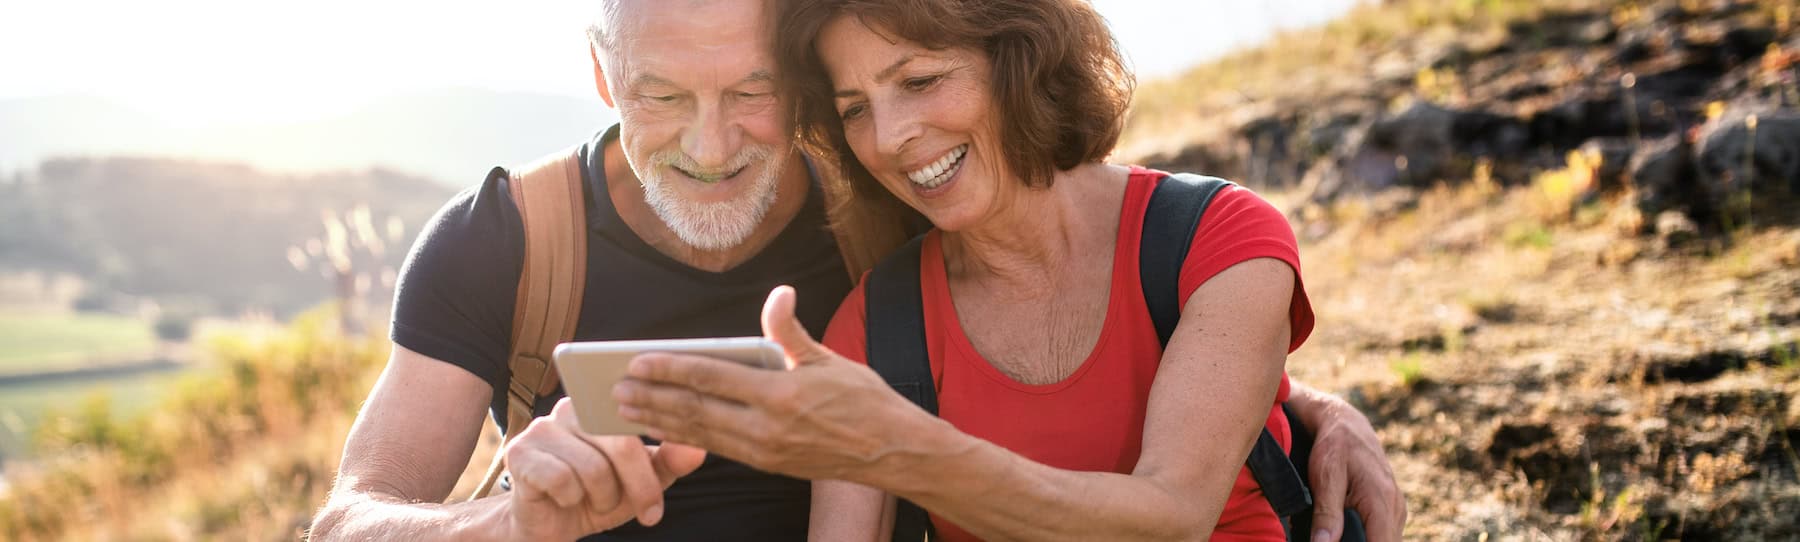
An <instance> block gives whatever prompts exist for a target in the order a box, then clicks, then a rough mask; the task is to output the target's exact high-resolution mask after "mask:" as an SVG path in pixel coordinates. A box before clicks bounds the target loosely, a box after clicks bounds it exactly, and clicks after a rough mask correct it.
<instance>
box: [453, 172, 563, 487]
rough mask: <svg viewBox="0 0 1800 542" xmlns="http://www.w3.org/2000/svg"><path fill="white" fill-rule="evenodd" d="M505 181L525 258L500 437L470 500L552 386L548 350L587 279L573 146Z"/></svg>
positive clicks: (489, 482)
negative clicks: (503, 428) (503, 430)
mask: <svg viewBox="0 0 1800 542" xmlns="http://www.w3.org/2000/svg"><path fill="white" fill-rule="evenodd" d="M507 177H508V182H507V184H508V187H509V189H510V191H511V193H512V200H513V204H514V205H516V206H517V207H518V208H519V219H520V221H521V222H523V223H524V224H525V263H524V266H523V267H522V268H521V269H520V272H519V287H518V300H517V301H516V302H515V304H514V305H513V329H512V353H511V355H510V357H509V358H508V359H507V366H508V367H510V368H511V369H512V381H511V382H509V383H508V385H507V387H506V437H505V439H504V440H503V441H502V444H501V448H500V450H499V451H498V452H496V453H495V455H494V462H493V463H492V464H491V465H489V467H488V472H487V475H486V476H485V477H483V480H482V483H481V485H480V486H478V487H476V488H475V494H474V495H472V496H470V500H474V499H479V498H482V497H485V496H487V495H488V493H490V492H492V491H493V487H494V484H495V482H496V481H498V480H499V479H500V473H501V472H502V471H504V470H505V458H506V444H507V443H510V442H512V439H513V437H514V436H516V435H518V434H519V433H520V432H523V431H525V427H526V426H527V425H530V423H531V419H532V418H533V417H534V416H533V414H534V408H533V407H534V406H535V405H536V404H537V400H538V397H540V396H542V395H543V394H544V393H546V392H549V391H550V390H552V389H555V388H556V384H557V377H556V367H555V366H553V365H551V364H550V355H551V352H553V351H554V350H555V349H556V345H558V344H561V343H565V342H568V341H570V340H572V339H574V338H575V322H576V320H577V319H578V318H579V317H580V315H581V300H582V289H583V286H585V284H586V283H587V202H586V200H584V199H583V198H582V191H581V188H582V181H581V154H580V148H579V147H576V148H572V149H570V150H568V151H566V152H562V153H559V154H554V155H551V156H549V157H547V158H544V159H542V160H539V161H538V162H536V163H534V164H531V165H530V166H527V167H525V168H523V169H515V170H512V171H510V172H508V175H507Z"/></svg>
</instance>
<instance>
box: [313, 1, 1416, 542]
mask: <svg viewBox="0 0 1800 542" xmlns="http://www.w3.org/2000/svg"><path fill="white" fill-rule="evenodd" d="M702 4H703V5H702ZM602 5H603V6H604V9H602V15H601V16H600V18H599V20H598V21H597V22H596V24H595V25H594V27H593V28H592V29H590V34H591V35H592V38H593V39H592V40H591V41H592V53H593V57H594V63H595V66H594V75H595V83H596V86H597V89H598V91H599V93H600V96H601V98H603V99H604V100H605V101H606V103H607V104H608V105H609V106H612V107H615V108H617V109H618V111H619V115H620V119H621V120H620V124H619V125H617V126H614V127H612V128H610V129H608V130H605V131H603V132H601V133H600V134H598V135H597V136H595V137H594V138H593V139H592V140H591V141H589V142H587V143H586V144H585V146H584V147H583V148H582V149H581V152H580V157H581V163H582V167H583V169H584V171H583V175H584V177H585V185H586V186H585V194H584V195H585V197H586V206H587V213H586V214H587V222H588V228H587V231H588V240H587V246H588V250H587V252H588V261H589V262H590V263H589V265H588V266H587V284H588V287H587V289H586V295H585V296H584V299H582V301H581V308H580V315H581V316H582V318H580V320H579V323H578V325H577V327H576V333H575V337H576V338H577V339H578V340H611V339H642V338H673V337H717V336H741V335H759V334H761V329H760V327H759V319H758V314H759V312H760V311H761V308H762V302H763V299H764V297H765V295H766V294H767V293H768V292H769V291H770V289H771V288H773V287H774V286H776V285H780V284H791V285H794V286H795V287H796V288H798V289H799V290H800V291H802V292H805V293H806V294H807V295H805V296H804V297H803V298H802V301H801V305H800V306H799V307H798V308H797V314H798V317H799V320H800V321H801V322H802V323H803V324H804V326H805V327H806V328H808V331H809V332H811V333H812V334H813V335H814V336H819V335H821V334H822V333H823V330H824V327H825V324H826V322H827V321H828V320H829V318H830V317H831V315H832V312H833V310H834V309H835V308H836V304H837V302H838V300H840V299H842V298H843V296H844V295H845V294H846V293H847V292H849V290H850V287H851V277H850V276H849V273H848V272H847V270H846V266H845V264H844V259H843V258H842V257H840V255H839V248H838V244H837V242H836V240H834V238H833V237H832V235H831V234H830V233H829V232H828V230H827V228H826V225H827V221H826V215H825V212H824V209H825V208H826V205H825V204H824V202H823V198H824V197H825V195H824V194H822V193H821V192H822V191H821V189H820V187H819V184H818V183H817V181H816V180H815V179H814V174H813V171H814V169H813V168H811V167H808V164H807V163H805V162H803V159H802V158H801V157H800V156H799V154H798V153H797V151H796V150H795V149H794V146H793V145H792V142H791V141H790V140H789V137H790V134H791V131H790V130H789V129H788V125H787V124H786V119H784V118H782V117H781V114H780V112H781V111H782V108H781V107H780V104H779V103H778V101H777V100H778V97H777V96H776V95H775V94H774V88H775V85H774V81H773V78H774V77H775V76H776V75H775V74H773V73H772V72H771V69H772V66H773V64H774V62H773V58H772V55H771V52H770V33H769V32H768V31H767V29H766V28H765V25H766V23H765V22H764V21H766V19H767V17H766V16H765V14H764V5H763V2H761V1H759V0H714V1H680V2H668V1H648V0H642V1H627V0H603V1H602ZM507 183H508V179H507V178H506V176H505V175H504V174H500V173H495V174H490V175H489V177H488V178H487V179H486V180H485V181H484V182H483V183H482V184H481V185H479V186H476V187H473V188H470V189H469V190H466V191H464V192H462V193H460V194H458V195H457V196H456V197H455V198H454V199H453V200H452V201H451V202H450V203H449V204H447V205H446V206H445V207H444V208H443V210H441V211H440V212H439V213H438V215H437V216H436V217H435V218H434V219H433V221H432V222H431V224H430V225H429V226H428V227H427V228H426V229H425V230H424V233H423V235H422V236H421V238H420V239H419V241H418V243H417V244H416V245H415V246H414V247H413V249H412V253H411V254H410V255H409V256H408V260H407V264H406V266H405V269H404V270H403V271H402V275H401V282H400V286H399V287H398V289H397V294H396V296H395V307H394V318H393V322H392V339H393V341H394V348H393V352H394V353H393V356H392V358H391V359H390V360H389V362H388V365H387V367H386V369H385V370H384V372H383V373H382V375H381V378H380V380H378V381H377V382H376V385H375V388H374V390H372V391H371V392H370V397H369V400H368V402H367V403H366V405H365V406H364V409H363V410H362V412H361V413H360V414H359V415H358V417H357V421H356V425H355V427H354V428H353V429H352V430H351V433H350V436H349V439H348V441H347V442H346V443H345V448H344V457H343V462H342V465H341V467H340V469H339V477H338V480H337V484H336V486H335V487H334V488H333V490H332V493H331V497H330V500H329V501H328V502H327V503H326V504H325V506H324V508H323V509H322V510H320V512H319V515H318V516H317V517H316V518H315V520H314V523H313V528H312V532H311V534H312V537H313V538H315V539H319V540H338V539H343V540H368V539H376V540H389V539H403V540H414V539H443V538H458V539H462V538H471V539H532V540H568V539H575V538H582V537H587V538H586V539H588V540H800V539H804V538H805V537H806V528H807V519H808V518H807V514H808V506H809V499H810V495H809V491H810V489H809V487H810V486H809V485H808V484H807V483H806V482H804V481H801V480H794V479H789V478H785V477H780V476H776V475H772V474H767V473H762V472H759V471H756V470H754V469H751V468H749V467H746V466H744V465H741V464H738V463H735V462H733V461H730V460H728V459H726V458H724V457H706V455H705V452H703V451H700V450H696V449H693V448H687V447H682V446H676V445H665V446H660V447H659V446H655V445H651V444H646V443H645V442H644V441H642V440H640V439H638V438H635V437H600V436H592V435H587V434H585V433H582V432H581V431H580V429H579V427H578V426H577V425H576V424H575V422H574V416H573V413H572V412H571V410H570V407H569V404H568V400H567V399H563V398H561V394H560V392H558V393H557V394H556V395H553V396H550V397H546V398H545V399H543V400H541V401H540V402H539V403H538V404H537V405H536V407H537V408H536V410H537V411H538V412H537V413H538V414H540V415H543V416H542V417H539V418H537V419H535V420H533V421H532V422H531V423H530V425H529V426H527V427H523V428H517V427H513V428H507V427H503V428H502V429H503V430H505V431H520V433H519V434H518V436H517V437H516V438H515V439H513V440H512V441H511V442H510V444H509V445H508V447H507V449H506V450H505V451H504V453H505V455H506V457H507V460H508V466H509V469H510V472H511V473H512V476H513V479H512V486H513V487H512V491H510V492H507V493H506V494H504V495H497V496H494V497H489V498H483V499H476V500H472V501H469V502H462V503H455V504H440V503H443V502H444V500H445V498H446V497H448V496H449V494H450V492H451V490H452V488H453V486H454V485H455V483H456V480H457V478H458V476H459V475H460V473H461V472H462V471H463V469H464V466H465V465H466V464H467V463H468V460H469V456H470V454H471V452H472V450H473V448H474V446H475V442H476V440H477V437H478V435H479V434H480V429H481V425H482V417H483V416H484V415H486V414H487V412H488V410H489V409H490V408H494V409H496V410H495V411H496V413H498V412H500V410H499V409H503V408H504V407H505V405H506V400H505V397H506V392H505V389H506V385H507V382H508V378H509V376H510V375H509V372H508V367H507V365H506V358H507V353H508V351H509V346H510V345H509V342H510V337H509V329H510V328H511V326H512V318H513V313H512V311H513V307H514V302H515V300H516V297H515V296H516V294H515V290H514V286H515V284H517V282H518V280H519V277H520V272H521V271H520V266H521V264H522V258H523V256H522V255H521V254H520V251H519V248H518V247H519V246H520V244H521V243H522V240H523V239H524V229H523V226H522V223H521V221H520V216H519V214H518V211H517V210H516V208H515V207H514V205H513V202H512V200H511V197H510V196H509V192H508V188H507ZM1292 404H1293V405H1294V406H1295V407H1296V408H1297V409H1298V410H1299V411H1300V412H1301V413H1302V416H1303V417H1305V418H1307V421H1308V423H1309V425H1312V426H1314V427H1317V428H1318V429H1319V433H1320V436H1319V440H1318V446H1319V459H1320V460H1318V461H1314V462H1313V464H1314V465H1315V469H1314V484H1315V486H1316V488H1315V492H1316V493H1317V494H1318V499H1319V501H1320V503H1321V505H1322V506H1321V507H1320V508H1321V510H1327V511H1329V510H1337V509H1341V508H1342V506H1341V505H1342V503H1344V500H1345V498H1346V496H1347V495H1348V497H1349V498H1350V499H1352V501H1353V502H1352V504H1357V502H1356V501H1366V502H1369V503H1381V504H1378V505H1375V507H1374V508H1369V509H1365V510H1364V514H1365V515H1368V516H1371V517H1370V522H1371V528H1372V530H1374V529H1375V528H1376V527H1378V526H1380V525H1382V524H1384V522H1385V524H1387V525H1390V526H1392V527H1393V529H1394V532H1396V533H1397V530H1398V523H1399V522H1401V521H1403V517H1404V511H1403V510H1393V509H1392V503H1397V502H1398V498H1397V489H1395V487H1394V483H1393V479H1392V474H1391V472H1390V471H1389V470H1388V467H1387V463H1386V460H1385V458H1383V457H1382V455H1381V449H1380V445H1379V443H1378V442H1377V441H1376V439H1375V435H1374V432H1373V429H1371V428H1370V426H1369V423H1368V421H1367V420H1366V419H1364V418H1363V417H1362V416H1361V415H1360V414H1357V413H1356V412H1355V411H1354V410H1353V409H1351V408H1350V407H1349V406H1348V405H1346V404H1344V403H1343V402H1342V401H1339V400H1337V399H1335V398H1332V397H1330V396H1327V395H1324V394H1320V393H1318V392H1314V391H1311V390H1299V391H1297V392H1296V394H1295V399H1294V401H1293V402H1292ZM546 414H547V415H546ZM495 418H496V420H501V421H502V423H503V424H504V418H505V417H504V416H500V415H496V416H495ZM1321 466H1322V468H1320V467H1321ZM678 478H679V479H680V481H679V482H677V481H676V480H677V479H678ZM665 490H666V491H665ZM1383 507H1386V508H1383ZM1358 508H1365V507H1363V506H1358ZM1327 513H1329V512H1327ZM1325 519H1326V524H1330V522H1331V521H1333V519H1332V518H1331V517H1326V518H1325Z"/></svg>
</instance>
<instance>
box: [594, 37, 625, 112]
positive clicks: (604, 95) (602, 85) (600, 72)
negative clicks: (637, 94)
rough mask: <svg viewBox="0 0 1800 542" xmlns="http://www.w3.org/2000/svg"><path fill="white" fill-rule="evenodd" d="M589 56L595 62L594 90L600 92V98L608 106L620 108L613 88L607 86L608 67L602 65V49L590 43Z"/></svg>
mask: <svg viewBox="0 0 1800 542" xmlns="http://www.w3.org/2000/svg"><path fill="white" fill-rule="evenodd" d="M588 58H589V59H590V60H593V62H594V90H595V91H598V92H599V93H600V99H601V100H602V101H605V102H606V106H607V107H611V108H613V109H618V108H619V106H618V104H615V103H613V96H612V89H609V88H606V68H603V67H601V66H600V51H599V50H596V49H594V46H593V45H588Z"/></svg>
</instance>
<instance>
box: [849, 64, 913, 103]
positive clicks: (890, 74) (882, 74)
mask: <svg viewBox="0 0 1800 542" xmlns="http://www.w3.org/2000/svg"><path fill="white" fill-rule="evenodd" d="M915 58H918V55H914V54H908V55H906V56H902V57H900V59H899V60H895V61H894V63H893V64H889V65H888V67H886V68H882V69H881V71H878V72H875V82H877V83H886V82H888V80H890V79H893V78H894V73H895V72H898V71H900V68H902V67H904V66H906V63H908V62H912V61H913V59H915ZM861 95H862V91H860V90H856V89H849V90H840V91H837V93H835V94H832V96H833V97H837V98H853V97H856V96H861Z"/></svg>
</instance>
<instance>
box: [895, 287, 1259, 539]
mask: <svg viewBox="0 0 1800 542" xmlns="http://www.w3.org/2000/svg"><path fill="white" fill-rule="evenodd" d="M1293 285H1294V275H1293V271H1292V269H1291V268H1289V267H1288V266H1287V265H1286V264H1284V263H1282V262H1280V261H1277V260H1273V259H1256V260H1250V261H1247V262H1244V263H1240V264H1237V265H1236V266H1233V267H1231V268H1230V269H1227V270H1226V271H1225V272H1222V273H1220V274H1218V275H1217V276H1215V277H1214V278H1213V279H1212V280H1209V281H1207V282H1206V284H1204V285H1202V286H1201V287H1200V288H1199V290H1197V291H1195V293H1194V295H1193V296H1192V297H1191V298H1190V299H1189V302H1188V304H1187V306H1186V308H1185V310H1184V311H1183V315H1182V319H1181V324H1180V325H1179V326H1178V327H1177V328H1176V332H1175V336H1174V337H1173V338H1172V339H1171V340H1170V343H1169V349H1168V351H1167V352H1166V353H1165V354H1164V356H1163V359H1162V364H1161V366H1160V367H1159V368H1158V370H1157V374H1156V382H1155V384H1154V385H1153V386H1152V388H1151V393H1150V404H1149V409H1148V413H1147V417H1146V419H1145V421H1144V444H1143V453H1142V455H1141V456H1139V459H1138V464H1137V468H1136V469H1134V470H1133V471H1132V473H1131V474H1130V475H1120V474H1111V473H1094V472H1076V471H1067V470H1062V469H1056V468H1052V467H1048V466H1045V465H1042V464H1038V463H1036V462H1033V461H1030V460H1027V459H1025V458H1023V457H1020V456H1019V455H1017V454H1014V453H1012V452H1010V451H1007V450H1004V449H1001V448H999V447H998V446H995V445H993V444H989V443H987V442H983V441H980V440H979V439H975V438H974V437H970V436H968V435H963V434H961V433H955V434H951V433H949V432H944V431H935V432H933V433H932V435H933V437H934V438H931V439H924V440H926V441H927V442H931V443H933V445H931V446H930V448H929V451H928V452H927V453H924V454H920V455H919V456H917V457H910V458H904V459H902V460H901V461H896V462H892V463H891V464H896V465H900V466H903V468H893V467H885V466H884V467H877V468H875V469H871V470H873V471H874V472H873V473H872V474H873V476H872V481H873V482H874V485H877V486H879V487H884V488H886V489H888V490H890V491H893V492H894V493H896V494H899V495H901V496H904V497H906V498H908V499H912V500H913V501H914V502H917V503H919V504H920V505H921V506H924V507H926V508H927V509H930V510H932V511H933V512H935V513H937V514H938V515H940V516H943V517H945V518H946V519H948V520H950V521H952V522H954V523H956V524H957V525H958V526H960V527H962V528H964V529H966V530H968V531H970V532H971V533H974V534H975V535H977V536H981V537H983V538H986V539H990V540H992V539H1029V540H1093V539H1102V538H1104V539H1109V540H1128V539H1144V540H1198V539H1205V538H1207V537H1208V536H1210V535H1211V533H1212V530H1213V528H1214V526H1215V523H1216V522H1217V521H1218V518H1219V516H1220V514H1221V513H1222V512H1223V510H1224V507H1225V503H1226V499H1227V498H1228V497H1229V495H1230V489H1231V487H1232V484H1233V483H1234V481H1235V480H1236V479H1237V476H1238V473H1239V471H1240V470H1241V469H1242V468H1243V466H1244V458H1245V457H1247V456H1248V455H1249V453H1250V448H1251V445H1252V444H1253V443H1254V442H1255V440H1256V436H1257V434H1258V433H1259V432H1260V431H1261V430H1262V427H1263V424H1264V422H1265V421H1266V420H1267V418H1268V415H1269V408H1270V405H1272V404H1273V402H1274V397H1275V392H1276V389H1277V387H1278V386H1279V385H1280V379H1281V371H1282V366H1283V362H1284V359H1285V357H1286V355H1287V346H1288V311H1287V308H1288V302H1289V300H1290V299H1291V297H1292V294H1293V287H1294V286H1293Z"/></svg>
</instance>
